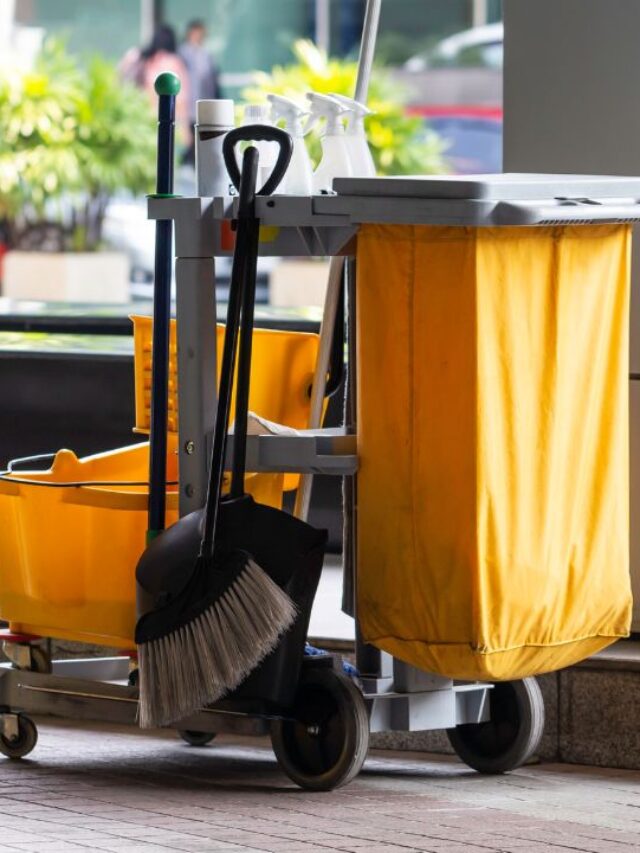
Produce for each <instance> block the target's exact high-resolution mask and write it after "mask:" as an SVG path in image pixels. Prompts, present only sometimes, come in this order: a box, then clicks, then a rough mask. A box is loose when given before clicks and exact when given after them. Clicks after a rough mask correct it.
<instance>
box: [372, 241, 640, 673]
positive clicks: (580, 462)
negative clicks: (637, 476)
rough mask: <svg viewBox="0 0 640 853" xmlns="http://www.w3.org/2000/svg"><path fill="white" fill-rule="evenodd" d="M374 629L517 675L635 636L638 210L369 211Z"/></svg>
mask: <svg viewBox="0 0 640 853" xmlns="http://www.w3.org/2000/svg"><path fill="white" fill-rule="evenodd" d="M357 251H358V255H357V258H358V280H357V324H358V340H357V347H358V376H357V389H358V453H359V458H360V467H359V472H358V508H357V550H358V570H357V596H358V614H359V620H360V626H361V629H362V632H363V635H364V639H365V640H366V641H367V642H369V643H372V644H374V645H375V646H377V647H379V648H381V649H384V650H385V651H388V652H390V653H391V654H393V655H395V656H396V657H398V658H400V659H402V660H405V661H407V662H408V663H410V664H414V665H415V666H418V667H420V668H422V669H425V670H428V671H433V672H437V673H441V674H443V675H446V676H449V677H452V678H463V679H480V680H504V679H516V678H523V677H525V676H528V675H532V674H536V673H541V672H545V671H549V670H553V669H557V668H560V667H563V666H567V665H569V664H572V663H574V662H576V661H578V660H580V659H582V658H585V657H587V656H588V655H590V654H592V653H594V652H595V651H597V650H598V649H601V648H603V647H604V646H606V645H608V644H609V643H611V642H613V641H614V640H615V639H616V638H618V637H624V636H626V635H627V633H628V631H629V626H630V616H631V593H630V582H629V556H628V553H629V511H628V502H629V484H628V320H629V316H628V315H629V253H630V229H629V227H628V226H625V225H582V226H577V225H574V226H559V227H535V228H532V227H504V228H463V227H448V226H447V227H434V226H395V225H394V226H383V225H367V226H364V227H363V228H362V229H361V231H360V233H359V236H358V250H357Z"/></svg>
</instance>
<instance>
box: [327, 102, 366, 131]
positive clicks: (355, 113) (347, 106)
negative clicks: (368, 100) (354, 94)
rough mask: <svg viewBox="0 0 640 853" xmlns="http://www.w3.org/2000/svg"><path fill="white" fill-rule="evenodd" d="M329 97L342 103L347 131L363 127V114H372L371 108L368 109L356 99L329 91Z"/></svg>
mask: <svg viewBox="0 0 640 853" xmlns="http://www.w3.org/2000/svg"><path fill="white" fill-rule="evenodd" d="M331 97H332V98H333V99H334V100H336V101H338V103H339V104H342V107H343V108H344V111H345V115H346V117H347V133H348V132H349V131H350V130H353V131H356V130H360V128H362V127H363V122H364V118H365V116H370V115H373V110H370V109H369V107H367V106H366V105H365V104H363V103H361V102H360V101H356V100H355V98H348V97H347V96H346V95H337V94H335V93H333V92H332V93H331Z"/></svg>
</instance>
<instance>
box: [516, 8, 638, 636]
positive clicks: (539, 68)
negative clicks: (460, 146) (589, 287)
mask: <svg viewBox="0 0 640 853" xmlns="http://www.w3.org/2000/svg"><path fill="white" fill-rule="evenodd" d="M504 23H505V67H504V169H505V171H507V172H565V173H574V174H576V173H583V174H605V175H638V174H640V101H639V98H638V91H639V90H638V81H639V80H640V50H639V49H638V42H639V39H638V36H639V34H640V3H639V2H638V0H607V2H606V3H605V2H603V0H536V2H535V3H532V2H531V0H507V2H506V3H505V4H504ZM635 230H636V234H635V247H634V253H633V264H632V265H633V271H634V273H633V284H632V299H631V317H632V322H631V383H630V387H631V574H632V582H633V585H634V587H635V600H636V605H635V613H634V629H635V630H636V631H637V630H640V299H639V288H638V285H639V284H640V281H639V275H640V272H639V271H640V239H639V238H640V233H639V229H638V228H636V229H635Z"/></svg>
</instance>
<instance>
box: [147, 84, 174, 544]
mask: <svg viewBox="0 0 640 853" xmlns="http://www.w3.org/2000/svg"><path fill="white" fill-rule="evenodd" d="M155 90H156V92H157V94H158V96H159V97H158V159H157V174H156V197H160V198H162V197H167V196H171V195H172V194H173V161H174V130H175V112H176V95H177V94H178V92H179V91H180V80H179V79H178V78H177V77H176V75H175V74H171V73H169V72H166V73H164V74H160V75H159V76H158V78H157V79H156V82H155ZM172 225H173V223H172V221H171V220H170V219H159V220H157V221H156V250H155V278H154V287H153V350H152V364H151V429H150V433H149V521H148V531H147V542H149V541H150V540H151V539H153V538H154V537H155V536H157V535H158V533H159V532H160V531H161V530H163V529H164V520H165V504H166V496H165V491H166V480H167V414H168V408H169V329H170V318H171V268H172V261H173V240H172V237H173V230H172Z"/></svg>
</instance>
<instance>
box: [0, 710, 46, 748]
mask: <svg viewBox="0 0 640 853" xmlns="http://www.w3.org/2000/svg"><path fill="white" fill-rule="evenodd" d="M16 716H17V722H18V730H17V733H16V734H15V735H14V736H13V737H10V736H7V735H5V734H0V753H2V755H6V756H7V758H24V756H25V755H29V753H30V752H31V750H32V749H33V748H34V747H35V745H36V743H37V742H38V730H37V729H36V726H35V723H34V722H33V720H32V719H31V718H30V717H27V716H25V715H24V714H17V715H16Z"/></svg>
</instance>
